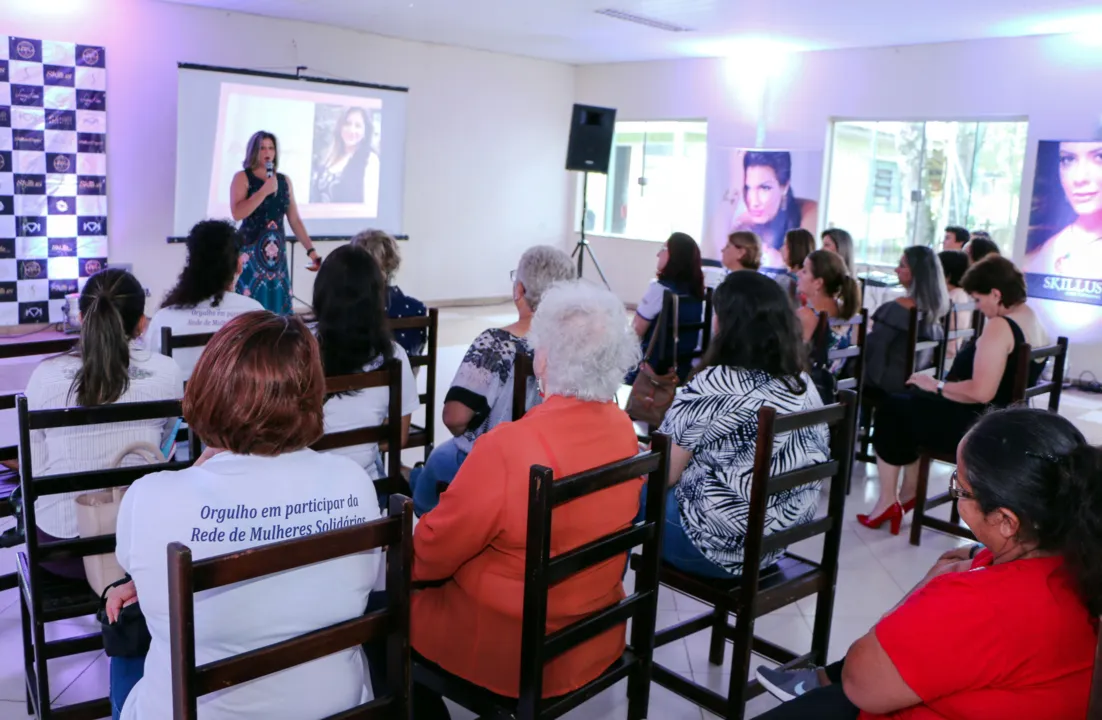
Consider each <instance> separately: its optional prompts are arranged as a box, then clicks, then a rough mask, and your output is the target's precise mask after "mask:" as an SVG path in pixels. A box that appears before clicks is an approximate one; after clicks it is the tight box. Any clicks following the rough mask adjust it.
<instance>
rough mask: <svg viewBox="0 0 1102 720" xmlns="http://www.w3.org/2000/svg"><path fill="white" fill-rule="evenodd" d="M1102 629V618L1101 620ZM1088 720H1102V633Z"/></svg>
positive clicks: (1095, 655)
mask: <svg viewBox="0 0 1102 720" xmlns="http://www.w3.org/2000/svg"><path fill="white" fill-rule="evenodd" d="M1099 627H1102V618H1100V619H1099ZM1087 720H1102V633H1099V635H1098V648H1097V649H1096V650H1095V651H1094V677H1093V679H1092V680H1091V699H1090V706H1089V707H1088V709H1087Z"/></svg>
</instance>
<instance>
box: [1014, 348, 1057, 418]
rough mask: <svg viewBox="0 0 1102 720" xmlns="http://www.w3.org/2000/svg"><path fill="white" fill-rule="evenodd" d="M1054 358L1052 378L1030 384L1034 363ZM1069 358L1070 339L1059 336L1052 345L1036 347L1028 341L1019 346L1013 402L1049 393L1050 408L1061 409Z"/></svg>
mask: <svg viewBox="0 0 1102 720" xmlns="http://www.w3.org/2000/svg"><path fill="white" fill-rule="evenodd" d="M1048 358H1052V362H1053V367H1052V379H1051V380H1048V381H1045V380H1041V381H1039V382H1037V384H1035V385H1033V386H1030V385H1029V370H1030V366H1031V365H1033V363H1036V362H1040V361H1042V360H1045V361H1047V360H1048ZM1067 358H1068V339H1067V338H1066V337H1059V338H1057V339H1056V342H1055V343H1053V344H1052V345H1046V346H1044V347H1039V348H1034V347H1032V346H1030V345H1029V344H1028V343H1026V344H1024V345H1022V346H1021V347H1019V348H1018V351H1017V355H1016V360H1015V362H1016V363H1017V366H1016V367H1015V374H1014V393H1013V395H1012V397H1011V400H1012V402H1015V403H1025V402H1029V401H1030V400H1032V399H1033V398H1035V397H1040V396H1041V395H1048V409H1049V410H1050V411H1052V412H1059V411H1060V396H1061V395H1062V394H1063V391H1064V367H1065V366H1066V364H1067Z"/></svg>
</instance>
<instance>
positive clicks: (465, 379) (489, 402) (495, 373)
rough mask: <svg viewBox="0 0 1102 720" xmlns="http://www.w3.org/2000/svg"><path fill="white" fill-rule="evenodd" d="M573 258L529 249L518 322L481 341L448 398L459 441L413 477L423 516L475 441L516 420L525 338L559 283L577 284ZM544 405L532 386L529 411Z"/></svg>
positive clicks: (518, 279)
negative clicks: (516, 369) (516, 371)
mask: <svg viewBox="0 0 1102 720" xmlns="http://www.w3.org/2000/svg"><path fill="white" fill-rule="evenodd" d="M574 275H575V273H574V262H573V261H572V260H571V259H570V256H569V255H567V254H566V253H564V252H563V251H562V250H559V249H558V248H553V247H551V246H549V245H537V246H536V247H533V248H529V249H528V250H527V251H525V253H524V255H522V256H521V258H520V262H519V263H518V264H517V269H516V270H515V271H514V272H512V273H511V276H512V280H513V303H514V304H515V305H516V307H517V314H518V318H517V321H516V322H515V323H513V324H512V325H507V326H506V327H503V328H491V329H489V330H486V331H484V332H483V333H482V334H481V335H479V336H478V337H477V338H475V341H474V342H473V343H471V347H470V348H469V349H468V350H467V354H466V355H465V356H464V357H463V362H462V363H460V365H459V370H458V371H456V373H455V379H454V380H453V381H452V384H451V387H450V388H449V389H448V394H447V395H446V396H445V397H444V425H445V426H447V428H448V430H450V431H451V434H452V435H453V436H454V437H452V438H450V439H449V440H447V441H446V442H442V443H440V444H438V445H437V446H436V447H435V448H434V449H433V451H432V454H431V455H430V456H429V458H428V460H427V461H426V462H425V466H424V467H423V468H415V469H414V471H413V472H412V473H411V474H410V485H411V486H412V487H413V507H414V510H415V511H416V512H417V514H418V515H423V514H424V513H426V512H428V511H429V510H432V509H433V508H434V507H436V503H437V502H439V500H440V493H439V492H438V491H437V489H436V484H437V483H438V482H446V483H450V482H451V481H452V479H454V478H455V474H456V473H457V472H459V466H460V465H462V464H463V461H464V460H466V459H467V455H468V454H469V453H470V452H471V448H472V447H474V442H475V440H477V439H478V437H479V436H480V435H482V434H483V433H486V432H489V431H490V430H492V429H493V428H494V427H496V426H497V425H498V424H500V423H502V422H506V421H508V420H510V419H512V411H513V392H512V390H513V365H514V362H515V361H516V357H517V353H524V354H525V355H528V357H531V356H532V350H531V348H529V347H528V341H527V340H526V339H525V337H526V336H527V335H528V328H529V326H530V325H531V324H532V315H533V314H535V312H536V308H537V307H538V306H539V302H540V298H541V297H543V293H544V292H545V291H546V290H547V289H548V288H549V287H551V286H552V285H554V284H555V283H556V282H559V281H562V280H573V279H574ZM538 402H539V393H538V391H537V389H536V383H535V381H534V380H531V381H529V387H528V407H531V406H533V405H535V404H536V403H538Z"/></svg>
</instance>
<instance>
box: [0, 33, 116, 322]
mask: <svg viewBox="0 0 1102 720" xmlns="http://www.w3.org/2000/svg"><path fill="white" fill-rule="evenodd" d="M105 60H106V55H105V53H104V49H103V48H102V47H95V46H90V45H77V44H74V43H64V42H51V41H48V40H33V39H31V38H20V37H4V36H0V325H15V324H19V323H44V322H59V321H60V320H61V319H62V304H63V303H64V301H65V295H66V294H68V293H75V292H79V291H80V289H81V288H82V287H83V286H84V282H85V281H86V279H87V278H88V277H89V276H90V275H93V274H95V273H96V272H97V271H99V270H100V269H102V268H103V267H104V266H105V265H106V263H107V154H106V152H107V70H106V64H105Z"/></svg>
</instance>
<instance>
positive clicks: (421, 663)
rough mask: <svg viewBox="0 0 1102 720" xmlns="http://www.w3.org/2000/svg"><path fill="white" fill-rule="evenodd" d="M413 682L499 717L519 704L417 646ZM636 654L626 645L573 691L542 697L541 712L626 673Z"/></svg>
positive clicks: (559, 709)
mask: <svg viewBox="0 0 1102 720" xmlns="http://www.w3.org/2000/svg"><path fill="white" fill-rule="evenodd" d="M410 655H411V658H410V659H411V665H412V668H413V682H415V683H417V684H418V685H422V686H424V687H427V688H429V689H430V690H432V691H433V692H435V693H437V694H439V695H442V696H443V697H446V698H448V699H449V700H451V701H452V702H454V703H456V704H457V705H460V706H462V707H464V708H466V709H467V710H470V711H471V712H474V713H478V714H479V715H480V716H483V715H484V716H489V717H498V716H499V715H501V714H504V715H505V716H508V717H512V716H514V715H515V714H516V712H517V708H518V702H519V701H518V699H517V698H512V697H506V696H505V695H498V694H497V693H494V692H490V691H489V690H487V689H486V688H484V687H482V686H480V685H476V684H474V683H473V682H471V681H470V680H465V679H463V678H461V677H459V676H458V675H455V674H453V673H450V672H448V671H447V670H445V669H444V668H442V667H440V666H439V665H437V664H436V663H434V662H432V661H431V660H426V659H425V657H424V656H423V655H421V654H420V653H418V652H417V651H416V650H411V652H410ZM638 662H639V661H638V659H637V658H636V656H635V654H634V653H633V652H632V651H631V648H628V649H627V650H625V651H624V653H623V654H622V655H621V656H620V657H619V658H617V659H616V661H615V662H614V663H612V664H611V665H609V666H608V668H606V669H605V671H604V672H602V673H601V674H600V675H598V676H597V677H596V678H594V679H593V680H591V681H589V682H588V683H586V684H585V685H584V686H582V687H581V688H578V689H577V690H575V691H574V692H572V693H568V694H566V695H557V696H555V697H545V698H544V699H543V703H542V706H543V708H542V712H541V713H540V714H541V715H543V716H547V717H559V716H560V715H562V714H564V713H566V712H569V711H570V710H571V709H573V708H574V707H577V706H578V705H580V704H581V703H582V702H584V701H585V700H587V699H589V698H590V697H592V696H593V695H596V694H597V693H598V692H601V691H602V690H604V689H605V688H607V687H609V686H611V685H613V684H615V683H616V682H618V681H619V680H620V679H622V678H624V677H627V674H628V670H629V669H630V668H631V666H632V665H634V664H636V663H638Z"/></svg>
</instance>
